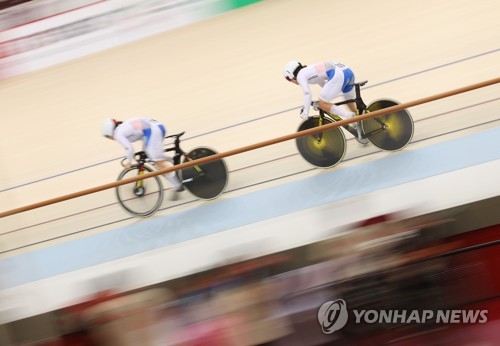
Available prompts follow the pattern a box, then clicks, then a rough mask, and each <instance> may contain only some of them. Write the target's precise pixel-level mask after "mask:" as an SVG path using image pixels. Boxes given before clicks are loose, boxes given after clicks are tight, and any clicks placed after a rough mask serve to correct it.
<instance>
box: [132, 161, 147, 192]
mask: <svg viewBox="0 0 500 346" xmlns="http://www.w3.org/2000/svg"><path fill="white" fill-rule="evenodd" d="M144 171H145V170H144V166H142V165H140V166H139V175H143V174H144ZM145 192H146V189H144V180H142V179H141V180H137V181H136V182H135V186H134V195H136V196H137V197H142V196H144V194H145Z"/></svg>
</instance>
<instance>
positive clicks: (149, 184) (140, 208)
mask: <svg viewBox="0 0 500 346" xmlns="http://www.w3.org/2000/svg"><path fill="white" fill-rule="evenodd" d="M143 167H144V173H149V172H152V171H153V169H151V168H150V167H147V166H143ZM139 174H140V169H139V166H137V165H135V166H132V167H130V168H126V169H124V170H123V171H122V172H121V173H120V175H119V176H118V180H119V181H120V180H123V179H128V178H132V177H137V176H138V175H139ZM115 191H116V197H117V198H118V202H119V203H120V205H121V206H122V207H123V208H124V209H125V210H126V211H127V212H128V213H130V214H132V215H134V216H141V217H147V216H150V215H152V214H153V213H154V212H156V211H157V210H158V208H160V206H161V203H162V202H163V185H162V183H161V181H160V177H159V176H155V177H151V178H147V179H143V180H139V181H135V182H131V183H128V184H124V185H120V186H117V187H116V188H115Z"/></svg>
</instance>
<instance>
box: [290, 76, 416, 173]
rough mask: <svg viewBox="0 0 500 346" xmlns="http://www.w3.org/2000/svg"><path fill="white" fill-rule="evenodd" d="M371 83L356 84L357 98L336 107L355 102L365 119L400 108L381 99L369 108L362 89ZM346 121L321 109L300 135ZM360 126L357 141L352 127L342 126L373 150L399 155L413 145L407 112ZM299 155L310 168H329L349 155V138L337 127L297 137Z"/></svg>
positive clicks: (379, 118) (305, 121)
mask: <svg viewBox="0 0 500 346" xmlns="http://www.w3.org/2000/svg"><path fill="white" fill-rule="evenodd" d="M367 82H368V81H363V82H359V83H355V84H354V87H355V90H356V97H355V98H354V99H348V100H345V101H341V102H337V103H335V104H336V105H337V106H339V105H343V104H347V103H351V102H355V103H356V108H357V109H358V114H359V115H363V114H366V113H368V112H374V111H377V110H380V109H384V108H388V107H392V106H396V105H399V104H400V103H398V102H397V101H394V100H391V99H386V98H384V99H380V100H376V101H374V102H372V103H371V104H370V105H369V106H366V104H365V103H364V102H363V99H362V98H361V87H362V86H363V85H365V84H366V83H367ZM341 120H343V119H342V118H341V117H339V116H338V115H335V114H332V113H329V112H325V111H323V110H321V109H319V115H316V116H313V117H310V118H309V119H307V120H304V121H303V122H302V123H301V124H300V125H299V128H298V130H297V131H303V130H307V129H311V128H314V127H318V126H321V125H326V124H330V123H333V122H334V121H341ZM357 124H358V126H361V134H362V136H361V138H358V133H357V130H356V128H355V127H354V126H352V125H351V124H347V125H344V126H342V127H343V128H344V129H345V130H347V132H349V133H351V134H352V135H353V136H354V138H356V140H358V142H360V143H362V144H368V143H371V144H373V145H374V146H376V147H378V148H380V149H382V150H387V151H398V150H401V149H403V148H404V147H405V146H406V145H408V143H410V141H411V139H412V137H413V132H414V124H413V119H412V117H411V115H410V113H409V112H408V110H406V109H402V110H398V111H395V112H390V113H388V114H383V115H380V116H377V117H373V118H368V119H365V120H362V121H359V122H358V123H357ZM295 143H296V145H297V149H298V150H299V153H300V155H301V156H302V157H303V158H304V159H305V160H306V161H307V162H309V163H310V164H312V165H313V166H316V167H319V168H329V167H333V166H335V165H336V164H338V163H339V162H340V161H341V160H342V159H343V158H344V155H345V153H346V146H347V143H346V137H345V135H344V132H343V131H342V130H341V129H340V128H339V127H335V128H332V129H328V130H325V131H322V132H318V133H314V134H311V135H306V136H302V137H298V138H296V140H295Z"/></svg>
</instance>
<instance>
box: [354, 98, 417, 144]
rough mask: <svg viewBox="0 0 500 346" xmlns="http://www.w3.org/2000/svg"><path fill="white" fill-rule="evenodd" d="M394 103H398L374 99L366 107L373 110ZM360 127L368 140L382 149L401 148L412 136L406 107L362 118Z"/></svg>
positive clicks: (411, 127) (410, 122) (409, 117)
mask: <svg viewBox="0 0 500 346" xmlns="http://www.w3.org/2000/svg"><path fill="white" fill-rule="evenodd" d="M396 105H399V103H398V102H396V101H393V100H389V99H381V100H377V101H374V102H373V103H372V104H370V105H369V106H368V108H367V109H368V111H370V112H375V111H378V110H380V109H384V108H388V107H392V106H396ZM362 127H363V132H364V133H365V135H366V137H367V138H368V140H369V141H370V142H371V143H372V144H373V145H374V146H376V147H378V148H380V149H382V150H389V151H397V150H401V149H403V148H404V147H406V146H407V145H408V143H410V141H411V139H412V138H413V131H414V129H413V127H414V126H413V119H412V117H411V115H410V113H409V112H408V110H406V109H402V110H399V111H395V112H391V113H387V114H384V115H380V116H378V117H374V118H370V119H366V120H363V121H362Z"/></svg>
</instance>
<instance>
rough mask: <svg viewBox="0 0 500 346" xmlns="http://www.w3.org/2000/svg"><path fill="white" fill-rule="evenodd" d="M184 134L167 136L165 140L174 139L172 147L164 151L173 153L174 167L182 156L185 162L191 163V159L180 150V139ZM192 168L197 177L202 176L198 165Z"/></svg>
mask: <svg viewBox="0 0 500 346" xmlns="http://www.w3.org/2000/svg"><path fill="white" fill-rule="evenodd" d="M183 134H184V132H181V133H179V134H175V135H170V136H167V137H166V138H174V143H173V146H171V147H168V148H166V149H165V152H169V151H174V152H175V154H174V165H178V164H180V163H181V158H182V157H183V156H184V157H185V158H186V160H187V161H193V159H192V158H191V157H190V156H189V155H188V154H187V153H186V152H185V151H184V150H182V148H181V139H180V137H181V136H182V135H183ZM193 168H194V169H195V170H196V172H198V174H199V176H203V175H204V172H203V170H202V169H201V168H200V166H198V165H194V166H193ZM193 179H194V178H191V179H188V180H186V181H183V183H186V182H188V181H192V180H193Z"/></svg>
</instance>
